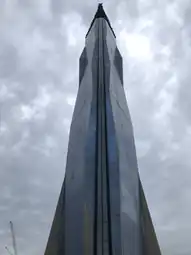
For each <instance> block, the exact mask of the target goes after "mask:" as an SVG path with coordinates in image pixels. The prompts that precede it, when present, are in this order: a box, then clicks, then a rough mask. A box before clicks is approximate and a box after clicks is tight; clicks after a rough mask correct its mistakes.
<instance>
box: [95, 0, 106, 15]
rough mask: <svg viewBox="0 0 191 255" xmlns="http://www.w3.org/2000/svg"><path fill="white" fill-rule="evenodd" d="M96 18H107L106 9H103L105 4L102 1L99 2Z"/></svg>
mask: <svg viewBox="0 0 191 255" xmlns="http://www.w3.org/2000/svg"><path fill="white" fill-rule="evenodd" d="M95 16H96V18H101V17H102V18H106V17H107V16H106V14H105V11H104V9H103V4H102V3H99V4H98V8H97V12H96V15H95Z"/></svg>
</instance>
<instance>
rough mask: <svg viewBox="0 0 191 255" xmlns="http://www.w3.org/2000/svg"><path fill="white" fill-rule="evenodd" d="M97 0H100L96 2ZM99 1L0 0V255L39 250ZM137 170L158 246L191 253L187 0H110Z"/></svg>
mask: <svg viewBox="0 0 191 255" xmlns="http://www.w3.org/2000/svg"><path fill="white" fill-rule="evenodd" d="M103 2H104V1H103ZM97 3H98V2H97V1H93V0H92V1H88V3H87V1H85V0H81V1H77V0H70V1H64V0H1V1H0V254H1V255H6V254H8V253H7V252H6V250H5V248H4V247H5V245H7V246H8V247H9V248H10V250H11V248H12V245H11V234H10V229H9V221H10V220H12V221H13V222H14V226H15V232H16V239H17V246H18V251H19V255H41V254H43V252H44V249H45V246H46V242H47V238H48V235H49V231H50V227H51V223H52V219H53V214H54V210H55V207H56V203H57V199H58V195H59V192H60V188H61V184H62V181H63V178H64V171H65V170H64V169H65V158H66V152H67V143H68V132H69V127H70V121H71V116H72V112H73V107H74V103H75V98H76V93H77V88H78V59H79V55H80V53H81V51H82V48H83V46H84V36H85V33H86V32H87V29H88V27H89V24H90V22H91V19H92V17H93V15H94V13H95V11H96V8H97ZM104 7H105V9H106V12H107V14H108V16H109V18H110V20H111V23H112V26H113V28H114V30H115V32H116V35H117V42H118V46H119V49H120V51H121V53H122V55H123V60H124V81H125V91H126V96H127V100H128V104H129V108H130V112H131V115H132V120H133V126H134V132H135V141H136V147H137V155H138V164H139V171H140V176H141V179H142V182H143V186H144V189H145V193H146V197H147V200H148V204H149V208H150V211H151V215H152V217H153V222H154V225H155V228H156V232H157V236H158V239H159V243H160V246H161V250H162V254H163V255H190V254H191V242H190V236H191V221H190V215H191V171H190V168H191V157H190V151H191V110H190V109H191V103H190V98H191V84H190V81H191V71H190V67H191V2H190V0H160V1H159V0H126V1H122V0H110V1H105V2H104Z"/></svg>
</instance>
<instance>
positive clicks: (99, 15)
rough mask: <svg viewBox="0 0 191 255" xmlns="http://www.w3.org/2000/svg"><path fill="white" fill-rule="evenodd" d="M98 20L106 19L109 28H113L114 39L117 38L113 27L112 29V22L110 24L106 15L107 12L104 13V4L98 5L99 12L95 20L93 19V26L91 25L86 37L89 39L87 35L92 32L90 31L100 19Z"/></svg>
mask: <svg viewBox="0 0 191 255" xmlns="http://www.w3.org/2000/svg"><path fill="white" fill-rule="evenodd" d="M98 18H103V19H105V20H106V21H107V23H108V25H109V27H110V28H111V31H112V33H113V35H114V37H116V36H115V33H114V31H113V29H112V27H111V24H110V22H109V19H108V17H107V15H106V13H105V11H104V9H103V4H102V3H100V4H98V8H97V12H96V14H95V16H94V18H93V20H92V22H91V25H90V28H89V30H88V32H87V34H86V37H87V35H88V34H89V32H90V30H91V28H92V26H93V23H94V21H95V20H96V19H98Z"/></svg>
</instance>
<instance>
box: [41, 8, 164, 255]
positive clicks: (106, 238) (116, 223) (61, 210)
mask: <svg viewBox="0 0 191 255" xmlns="http://www.w3.org/2000/svg"><path fill="white" fill-rule="evenodd" d="M99 8H101V7H100V5H99ZM99 8H98V12H97V13H96V16H95V17H96V18H94V21H93V23H92V24H91V29H90V30H89V31H88V34H87V37H86V45H85V48H84V50H83V52H82V55H81V57H80V69H79V84H80V86H79V90H78V95H77V100H76V106H75V109H74V113H73V118H72V123H71V129H70V137H69V145H68V155H67V164H66V174H65V180H64V184H63V187H62V191H61V194H60V198H59V201H58V206H57V210H56V213H55V218H54V221H53V224H52V229H51V233H50V236H49V240H48V244H47V248H46V251H45V255H54V254H55V255H76V254H78V255H110V254H113V255H120V254H121V255H122V254H123V255H153V254H156V255H159V254H160V249H159V246H158V243H157V239H156V235H155V232H154V228H153V225H152V221H151V218H150V215H149V211H148V207H147V205H146V200H145V197H144V193H143V190H142V186H141V184H140V179H139V174H138V167H137V159H136V151H135V145H134V137H133V128H132V123H131V118H130V114H129V110H128V107H127V102H126V97H125V93H124V88H123V68H122V57H121V55H120V52H119V50H118V49H117V46H116V39H115V34H114V32H113V30H112V29H111V25H110V23H109V21H108V19H107V18H106V16H104V15H105V13H104V11H103V9H100V10H99ZM143 229H144V231H143ZM150 242H152V244H150Z"/></svg>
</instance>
